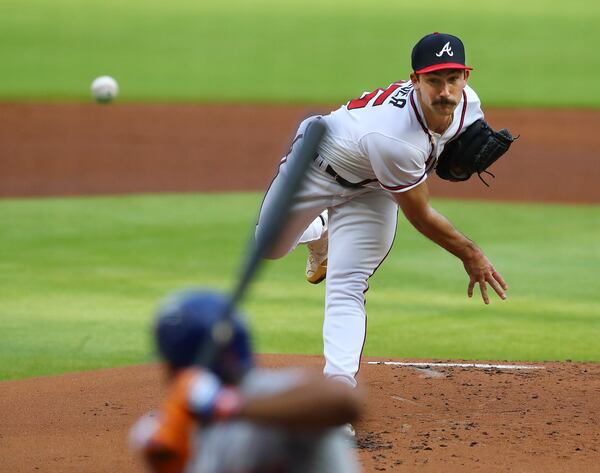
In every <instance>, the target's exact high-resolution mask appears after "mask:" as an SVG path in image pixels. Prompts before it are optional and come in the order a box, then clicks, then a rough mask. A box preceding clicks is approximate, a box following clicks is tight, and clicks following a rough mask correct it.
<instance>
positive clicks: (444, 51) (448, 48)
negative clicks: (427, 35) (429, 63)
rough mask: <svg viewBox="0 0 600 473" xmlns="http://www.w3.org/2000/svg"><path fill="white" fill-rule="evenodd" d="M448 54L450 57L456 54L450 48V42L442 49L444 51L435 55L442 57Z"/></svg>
mask: <svg viewBox="0 0 600 473" xmlns="http://www.w3.org/2000/svg"><path fill="white" fill-rule="evenodd" d="M444 53H447V54H448V56H454V52H453V51H452V48H451V47H450V41H448V42H447V43H446V44H444V47H443V48H442V50H441V51H440V52H439V53H435V55H436V56H437V57H442V54H444Z"/></svg>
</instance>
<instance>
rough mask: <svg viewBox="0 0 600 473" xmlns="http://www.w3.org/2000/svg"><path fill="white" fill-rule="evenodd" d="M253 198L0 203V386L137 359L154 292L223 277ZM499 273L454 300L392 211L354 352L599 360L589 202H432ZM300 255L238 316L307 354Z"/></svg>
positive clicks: (242, 241)
mask: <svg viewBox="0 0 600 473" xmlns="http://www.w3.org/2000/svg"><path fill="white" fill-rule="evenodd" d="M261 198H262V195H260V194H256V193H243V194H210V195H202V194H196V195H194V194H190V195H153V196H131V197H103V198H69V199H14V200H1V201H0V219H1V220H2V222H5V223H4V224H3V226H2V228H1V229H0V379H11V378H20V377H25V376H33V375H41V374H52V373H60V372H65V371H73V370H88V369H93V368H99V367H111V366H118V365H126V364H132V363H140V362H144V361H148V360H150V359H151V346H150V337H149V330H150V328H149V327H150V323H151V319H152V312H153V310H154V309H155V307H156V304H157V301H158V300H159V299H160V298H161V297H162V296H164V295H165V294H166V293H167V292H169V291H171V290H175V289H180V288H184V287H190V286H210V287H216V288H219V289H223V290H227V289H230V288H231V287H232V285H233V281H234V278H235V275H236V274H237V271H238V268H239V263H240V260H241V256H242V255H243V253H244V251H245V248H246V244H247V238H248V237H249V234H250V229H251V227H252V225H253V222H254V220H255V217H256V212H257V209H258V206H259V204H260V199H261ZM435 207H436V208H437V209H438V210H440V211H441V212H442V213H444V214H445V215H447V216H448V217H449V218H450V219H451V220H452V221H453V222H454V223H455V224H456V225H457V226H458V227H459V228H460V229H461V230H463V231H464V232H465V233H466V234H467V235H469V236H470V237H472V238H473V239H475V240H476V241H477V242H479V243H480V244H481V246H482V247H483V248H484V249H485V250H486V252H487V253H488V255H489V256H490V258H491V259H492V261H494V262H495V264H496V266H497V268H498V270H499V271H500V272H501V273H502V274H503V275H504V276H505V278H506V280H507V281H508V282H509V284H510V286H511V289H510V292H509V294H510V296H509V299H508V300H507V301H505V302H501V301H499V300H498V299H497V298H492V303H491V304H490V306H487V307H486V306H484V305H483V303H481V301H480V300H479V299H478V298H474V299H473V300H469V299H467V297H466V284H467V280H466V277H465V275H464V273H463V270H462V267H461V264H460V263H459V261H458V260H456V259H455V258H454V257H452V256H451V255H448V254H447V253H445V252H444V251H443V250H441V249H439V248H438V247H436V246H435V245H433V244H432V243H430V242H429V241H427V240H425V239H424V238H423V237H422V236H420V235H419V234H418V233H416V231H415V230H413V229H412V227H410V225H409V224H407V223H406V222H405V221H404V220H403V219H400V224H399V228H398V233H397V237H396V241H395V246H394V249H393V251H392V252H391V254H390V255H389V257H388V259H387V260H386V262H385V263H384V265H383V266H382V267H381V268H380V270H379V271H378V272H377V274H376V275H375V276H374V277H373V278H372V279H371V290H370V291H369V293H368V305H367V307H368V312H369V324H368V338H367V343H366V347H365V354H366V355H377V356H390V357H398V358H400V357H419V358H454V359H481V360H490V359H499V360H565V359H573V360H595V361H600V344H599V343H598V340H600V282H599V279H598V277H597V268H598V267H599V266H600V245H599V243H598V240H597V237H598V234H600V224H599V223H598V222H600V207H598V206H581V207H577V206H557V205H530V204H504V203H503V204H499V203H480V202H462V201H450V200H440V201H436V202H435ZM305 256H306V252H305V250H304V248H300V249H298V250H297V251H295V252H293V253H292V254H290V255H289V256H288V257H286V258H284V259H282V260H279V261H276V262H269V263H267V265H266V266H265V268H264V271H263V273H262V274H261V276H260V278H259V279H258V281H257V282H256V283H255V284H254V285H253V287H252V290H251V292H250V295H249V298H248V299H247V300H246V302H245V304H244V309H245V310H246V311H247V312H248V314H249V316H250V321H251V324H252V327H253V333H254V337H255V344H256V347H257V349H258V351H260V352H272V353H321V351H322V341H321V325H322V317H323V316H322V310H323V297H324V285H320V286H312V285H309V284H307V283H306V282H305V281H304V279H303V268H304V262H305Z"/></svg>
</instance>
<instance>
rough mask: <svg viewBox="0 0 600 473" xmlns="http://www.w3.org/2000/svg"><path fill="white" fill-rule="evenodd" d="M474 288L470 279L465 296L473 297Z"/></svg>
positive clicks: (473, 283)
mask: <svg viewBox="0 0 600 473" xmlns="http://www.w3.org/2000/svg"><path fill="white" fill-rule="evenodd" d="M474 287H475V281H474V280H473V279H471V281H469V287H468V288H467V295H468V296H469V297H473V288H474Z"/></svg>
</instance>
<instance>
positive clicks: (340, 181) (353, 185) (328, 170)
mask: <svg viewBox="0 0 600 473" xmlns="http://www.w3.org/2000/svg"><path fill="white" fill-rule="evenodd" d="M318 157H319V154H318V153H317V154H315V156H314V157H313V160H314V161H316V160H317V158H318ZM321 159H323V158H321ZM319 167H320V166H319ZM321 169H323V168H321ZM323 170H324V171H325V172H326V173H327V174H329V175H330V176H331V177H333V178H334V179H335V180H336V181H337V183H338V184H339V185H340V186H342V187H349V188H351V189H358V188H359V187H363V186H364V185H365V184H369V183H370V182H376V181H377V179H365V180H364V181H360V182H350V181H348V180H346V179H344V178H343V177H342V176H340V175H339V174H338V173H337V172H335V170H334V169H333V168H332V167H331V165H330V164H327V167H326V168H325V169H323Z"/></svg>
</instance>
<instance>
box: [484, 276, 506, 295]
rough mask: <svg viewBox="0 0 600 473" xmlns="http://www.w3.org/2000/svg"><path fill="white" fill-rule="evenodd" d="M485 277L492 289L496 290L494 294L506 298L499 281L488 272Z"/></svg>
mask: <svg viewBox="0 0 600 473" xmlns="http://www.w3.org/2000/svg"><path fill="white" fill-rule="evenodd" d="M485 279H486V281H487V282H488V283H489V285H490V286H492V288H493V289H494V291H496V294H498V295H499V296H500V298H501V299H506V293H505V292H504V290H503V289H502V287H501V286H500V282H499V281H496V279H494V277H493V276H492V275H491V274H489V275H488V276H487V277H486V278H485Z"/></svg>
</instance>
